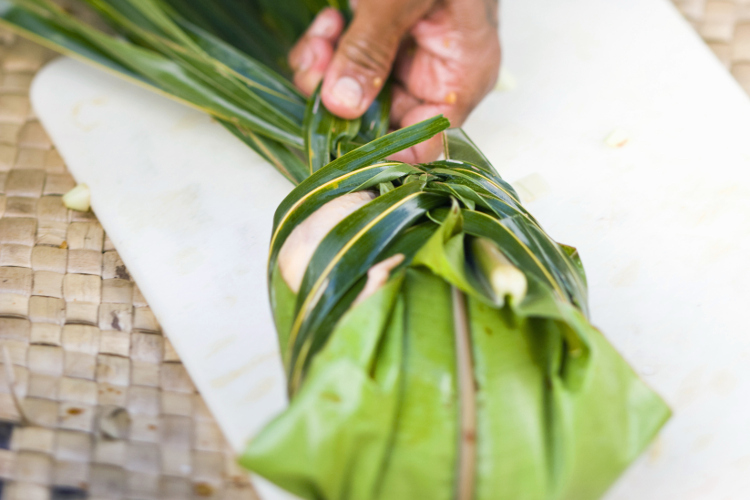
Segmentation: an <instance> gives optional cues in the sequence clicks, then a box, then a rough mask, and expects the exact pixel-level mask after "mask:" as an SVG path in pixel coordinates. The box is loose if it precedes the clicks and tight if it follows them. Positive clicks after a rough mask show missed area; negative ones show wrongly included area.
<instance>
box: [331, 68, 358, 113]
mask: <svg viewBox="0 0 750 500" xmlns="http://www.w3.org/2000/svg"><path fill="white" fill-rule="evenodd" d="M331 94H332V96H333V98H334V99H335V100H336V102H338V103H339V104H341V105H342V106H344V107H346V108H349V109H353V110H356V109H359V106H360V104H361V103H362V86H361V85H360V84H359V82H358V81H357V80H355V79H354V78H352V77H350V76H343V77H341V78H339V81H337V82H336V84H335V85H334V86H333V89H332V91H331Z"/></svg>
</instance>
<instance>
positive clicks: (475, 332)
mask: <svg viewBox="0 0 750 500" xmlns="http://www.w3.org/2000/svg"><path fill="white" fill-rule="evenodd" d="M430 130H431V129H430ZM413 132H414V131H413V130H409V129H405V130H402V131H399V132H397V133H395V135H393V134H392V135H391V136H385V137H383V138H382V141H383V143H384V144H389V143H391V142H392V141H395V140H397V139H399V135H400V134H403V135H405V134H410V133H413ZM430 135H431V134H428V133H426V132H425V133H424V135H423V136H422V135H420V137H423V139H426V138H428V137H429V136H430ZM446 142H447V156H448V158H447V159H446V160H443V161H440V162H435V163H432V164H425V165H406V164H401V163H397V162H387V161H381V159H380V158H373V159H372V161H374V162H375V163H374V164H370V165H367V166H365V163H363V162H361V161H360V160H359V158H361V153H357V151H356V150H355V151H353V152H352V153H354V154H352V156H351V157H347V156H346V155H344V156H342V157H340V158H338V159H337V160H336V161H335V162H334V163H332V164H329V165H326V166H324V167H322V168H320V169H319V170H318V171H317V172H316V174H315V175H314V177H315V179H313V178H312V177H311V178H310V179H308V180H306V181H305V182H303V183H302V184H301V185H300V186H298V187H297V188H296V189H295V191H294V192H293V193H292V194H291V195H290V196H289V198H288V199H287V200H285V201H284V203H282V205H281V206H280V207H279V210H278V212H277V214H276V223H275V226H274V233H273V235H274V236H273V240H272V241H273V243H272V248H271V260H270V266H269V272H270V275H271V280H270V283H271V290H270V291H271V298H272V299H271V301H272V306H273V309H274V312H275V315H276V321H277V328H278V332H279V339H280V342H281V348H282V351H283V352H284V361H285V364H286V367H287V370H288V374H289V384H290V385H289V387H290V394H291V396H292V399H291V403H290V406H289V408H288V409H287V410H286V411H285V412H284V413H283V414H281V415H280V416H279V417H277V418H276V419H275V420H274V421H272V422H271V423H270V424H269V425H268V427H266V429H264V431H263V432H261V433H260V434H259V435H258V436H257V437H255V438H254V439H253V441H252V442H251V443H250V445H249V447H248V448H247V450H246V452H245V454H244V455H243V457H242V458H241V463H242V464H244V465H245V466H247V467H248V468H250V469H251V470H253V471H255V472H257V473H259V474H261V475H263V476H264V477H266V478H268V479H270V480H271V481H273V482H275V483H277V484H279V485H281V486H282V487H284V488H286V489H288V490H290V491H292V492H293V493H295V494H297V495H299V496H301V497H303V498H310V499H317V498H325V499H358V500H359V499H377V498H382V499H412V498H430V499H433V498H434V499H445V500H448V499H453V498H458V495H459V493H458V487H459V486H458V485H459V481H460V479H461V478H460V477H459V475H460V470H461V469H460V467H459V465H460V464H459V461H460V453H459V452H460V450H461V439H462V437H465V436H462V429H465V425H463V426H462V415H464V413H463V412H462V408H461V407H460V401H461V397H460V396H461V394H460V389H459V379H460V370H461V368H460V366H459V363H458V362H457V352H456V342H455V339H456V326H455V317H454V313H453V311H454V306H455V304H454V298H453V297H454V295H453V294H452V293H451V289H452V288H454V289H458V290H460V291H461V292H462V293H464V294H465V296H466V313H467V316H468V335H469V339H470V345H471V358H472V360H473V363H472V366H471V376H472V377H473V380H474V382H475V396H476V397H475V400H476V417H475V422H474V426H473V432H474V435H473V436H470V437H471V439H474V440H475V447H473V448H470V449H471V450H473V460H474V461H475V467H474V469H473V470H474V472H473V477H472V480H473V493H472V494H471V495H472V498H475V499H481V500H484V499H488V500H489V499H514V500H515V499H530V500H531V499H540V500H542V499H544V500H546V499H569V500H586V499H594V498H598V497H599V496H601V494H602V493H603V492H604V491H605V490H606V489H607V487H608V486H609V485H610V484H611V483H612V482H613V481H614V479H615V478H616V477H617V476H618V475H619V474H620V473H621V472H622V471H623V470H624V468H625V467H626V466H627V465H628V464H629V463H630V462H632V461H633V460H634V459H635V458H636V457H637V456H638V455H639V454H640V453H641V451H642V450H643V448H644V447H645V446H646V445H647V444H648V443H649V442H650V441H651V439H652V438H653V436H654V435H655V433H656V432H657V431H658V429H659V428H660V427H661V425H662V424H663V423H664V422H665V421H666V419H667V418H668V416H669V410H668V408H667V407H666V406H665V405H664V403H663V401H662V400H661V399H660V398H659V397H658V396H657V395H656V394H655V393H654V392H653V391H651V390H650V389H649V388H648V387H647V386H646V385H645V384H644V383H643V382H642V381H641V380H640V379H638V377H637V376H636V375H635V374H634V373H633V371H632V369H631V368H630V367H629V366H628V365H627V363H626V362H625V361H624V360H623V359H622V358H621V357H620V356H619V355H618V354H617V352H616V351H615V350H614V349H613V348H612V347H611V346H610V345H609V343H607V342H606V340H605V339H604V337H603V336H602V335H601V333H600V332H599V331H598V330H596V329H595V328H594V327H592V326H591V325H590V324H589V322H588V320H587V318H586V312H585V311H586V307H587V305H586V281H585V275H584V273H583V268H582V266H581V265H580V260H579V259H577V253H576V252H575V250H574V249H572V248H571V247H565V246H562V245H559V244H557V243H555V242H554V241H552V240H551V239H550V238H549V237H548V236H547V235H546V233H544V231H543V230H542V229H541V228H540V226H539V224H538V223H537V221H536V220H534V219H533V218H532V217H531V216H530V215H529V214H528V213H527V212H526V211H525V210H524V209H523V207H522V206H521V205H520V203H519V201H518V197H517V195H516V193H515V192H514V191H513V189H512V188H511V187H510V186H509V185H508V184H507V183H505V182H504V181H503V180H502V179H501V178H500V177H499V175H498V174H497V173H496V172H495V171H494V169H493V168H492V167H491V165H490V164H489V163H488V162H487V161H486V159H483V157H482V156H481V153H479V151H478V150H476V149H475V147H474V146H473V145H472V144H471V143H470V142H469V141H468V139H467V138H466V137H465V136H464V135H463V133H462V132H461V131H449V132H447V134H446ZM391 153H392V151H391V150H388V154H391ZM467 158H472V159H474V160H475V161H481V164H479V165H477V164H475V163H472V162H470V161H468V160H467ZM350 159H351V160H350ZM349 161H351V162H352V163H351V167H349V165H350V164H349ZM411 179H420V180H419V181H418V182H409V181H410V180H411ZM383 181H387V182H390V183H392V185H393V186H394V187H393V189H392V190H389V191H388V192H386V193H385V194H383V195H381V196H378V197H376V198H375V199H374V200H372V201H371V202H369V203H367V204H366V205H364V206H362V207H361V208H359V209H358V210H356V211H355V212H353V213H352V214H350V215H349V216H348V217H346V218H345V219H343V220H342V221H341V222H340V223H339V224H338V225H336V226H335V227H334V229H332V230H331V231H330V232H329V233H328V234H327V235H326V237H325V238H324V239H323V241H322V242H321V243H320V245H318V247H317V249H316V250H315V253H314V254H313V257H312V260H311V261H310V264H309V266H308V268H307V271H306V274H305V277H304V280H303V284H302V286H301V288H300V290H299V293H298V294H295V293H294V292H292V291H291V290H290V289H289V287H288V286H287V285H286V283H285V282H284V280H283V279H281V278H280V273H279V262H278V260H277V259H276V256H277V255H278V249H280V248H281V247H282V246H283V244H284V241H285V238H286V237H287V236H288V235H289V234H290V233H291V232H292V231H293V230H294V228H295V227H297V226H298V225H300V224H302V223H303V222H304V220H305V218H306V217H305V216H303V215H301V214H306V215H307V216H309V215H310V214H312V213H314V212H315V210H317V209H318V208H320V207H321V206H323V205H324V204H325V203H328V202H330V201H331V200H333V199H335V198H336V197H337V196H342V195H344V194H346V193H349V192H352V191H356V190H363V189H372V188H374V187H375V186H377V185H379V184H380V183H381V182H383ZM416 200H421V201H420V202H419V203H417V202H416ZM409 202H412V203H411V204H409ZM308 204H309V205H308ZM407 205H408V210H404V211H403V213H402V212H399V214H400V215H399V217H398V218H397V219H396V221H390V222H388V223H386V221H387V220H388V217H389V215H390V214H393V213H396V211H399V210H402V209H403V207H405V206H407ZM405 221H408V223H405ZM488 252H489V254H488ZM493 252H496V253H497V254H500V257H498V256H497V254H495V253H493ZM396 253H402V254H403V255H404V256H405V258H404V260H403V262H402V263H401V264H400V265H399V266H398V267H397V268H396V269H395V270H393V271H392V273H391V278H390V279H389V280H388V282H387V284H386V285H385V286H383V287H382V288H380V289H379V290H378V291H377V292H376V293H375V294H373V295H372V296H370V297H369V298H367V299H366V300H364V301H362V302H361V303H358V304H356V305H352V303H353V302H354V299H355V297H356V296H357V295H358V294H359V293H360V291H361V290H362V288H363V286H364V283H365V281H366V280H367V276H366V273H367V270H368V269H369V268H370V267H371V266H372V264H373V263H375V262H380V261H383V260H384V259H386V258H388V257H390V256H392V255H394V254H396ZM488 255H489V256H488ZM493 255H494V257H493ZM493 259H494V260H493ZM498 259H500V260H499V261H498ZM503 266H504V267H503ZM497 269H499V270H500V271H502V272H500V274H499V276H500V279H506V280H507V279H510V278H508V277H509V276H510V277H512V276H515V278H513V279H515V280H516V283H518V279H519V275H520V279H522V280H523V287H521V288H519V287H518V286H515V288H512V287H511V288H503V287H502V286H500V287H499V288H498V287H493V284H492V283H491V280H492V276H494V274H493V270H497ZM513 273H516V274H515V275H514V274H513ZM501 285H502V283H501ZM497 290H501V292H500V293H506V295H505V296H500V297H499V296H498V295H497V293H496V291H497ZM509 290H510V291H509ZM512 290H520V291H516V292H513V291H512Z"/></svg>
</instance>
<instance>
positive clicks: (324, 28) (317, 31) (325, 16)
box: [307, 11, 336, 38]
mask: <svg viewBox="0 0 750 500" xmlns="http://www.w3.org/2000/svg"><path fill="white" fill-rule="evenodd" d="M335 30H336V20H335V19H333V18H332V16H331V15H330V13H328V12H327V11H323V12H321V13H320V14H318V17H316V18H315V21H313V23H312V25H310V29H309V30H308V31H307V33H308V34H309V35H310V36H320V37H323V38H328V37H329V36H331V35H332V34H333V32H334V31H335Z"/></svg>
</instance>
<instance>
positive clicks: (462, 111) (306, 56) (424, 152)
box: [289, 0, 500, 163]
mask: <svg viewBox="0 0 750 500" xmlns="http://www.w3.org/2000/svg"><path fill="white" fill-rule="evenodd" d="M351 4H352V8H353V9H354V19H353V20H352V22H351V24H350V26H349V28H348V29H347V30H346V32H344V18H343V16H342V15H341V13H340V12H338V11H336V10H334V9H332V8H326V9H324V10H322V11H321V12H320V13H319V14H318V16H317V17H316V18H315V21H314V22H313V23H312V24H311V25H310V27H309V28H308V30H307V32H306V33H305V34H304V36H303V37H302V38H300V40H299V41H297V43H296V45H295V46H294V48H293V49H292V51H291V52H290V54H289V64H290V66H291V67H292V69H293V70H294V83H295V85H297V87H299V89H300V90H301V91H302V92H304V93H306V94H308V95H309V94H311V93H312V92H313V91H314V90H315V88H316V87H317V86H318V84H319V83H320V81H321V80H323V87H322V90H321V93H322V99H323V104H325V106H326V108H328V110H329V111H331V112H332V113H334V114H336V115H338V116H340V117H342V118H348V119H353V118H357V117H359V116H361V115H362V114H363V113H364V112H365V111H366V110H367V108H368V107H369V106H370V104H371V103H372V101H373V100H374V99H375V97H377V95H378V93H379V92H380V89H381V88H382V87H383V84H384V83H385V81H386V79H387V78H388V75H389V74H390V73H391V70H393V76H394V79H395V82H394V86H393V103H392V107H391V126H392V127H395V128H399V127H406V126H409V125H412V124H414V123H417V122H420V121H422V120H426V119H427V118H430V117H432V116H435V115H438V114H442V115H444V116H445V117H446V118H448V119H449V120H450V122H451V126H453V127H460V126H461V125H462V124H463V122H464V120H466V118H467V117H468V115H469V113H470V112H471V111H472V110H473V109H474V107H475V106H476V105H477V104H478V103H479V102H480V101H481V100H482V98H483V97H484V96H485V95H487V93H488V92H489V91H490V90H491V89H492V87H493V85H494V84H495V81H496V80H497V75H498V70H499V68H500V40H499V37H498V34H497V17H498V6H497V0H359V1H357V2H354V0H352V2H351ZM440 151H441V140H440V137H433V138H432V139H430V140H429V141H426V142H424V143H421V144H417V145H416V146H414V147H412V148H409V149H408V150H406V151H402V152H400V153H398V154H397V155H394V157H392V159H397V160H401V161H405V162H409V163H419V162H426V161H431V160H434V159H436V158H437V157H438V156H439V154H440Z"/></svg>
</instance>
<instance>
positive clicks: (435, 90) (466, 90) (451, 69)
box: [406, 37, 500, 127]
mask: <svg viewBox="0 0 750 500" xmlns="http://www.w3.org/2000/svg"><path fill="white" fill-rule="evenodd" d="M499 69H500V45H499V41H498V40H497V38H496V37H494V38H489V39H488V40H486V42H485V43H484V44H483V46H482V47H479V48H472V49H467V50H466V51H465V53H464V55H463V57H459V58H457V59H446V58H443V57H438V56H436V55H435V54H434V53H432V52H430V51H428V50H426V49H423V48H421V47H420V48H418V49H417V50H416V52H415V54H414V58H413V60H412V62H411V68H410V72H409V75H408V76H407V78H406V90H407V91H408V92H409V93H410V94H412V95H414V96H415V97H416V98H417V99H421V100H423V101H425V102H432V103H435V104H444V105H446V107H445V108H443V109H444V113H445V116H446V118H448V119H449V120H451V125H452V126H454V127H460V126H461V125H462V124H463V123H464V121H465V120H466V118H467V117H468V115H469V113H470V112H471V111H472V110H473V109H474V107H476V105H477V104H479V102H480V101H481V100H482V99H483V98H484V96H486V95H487V94H488V93H489V92H490V91H491V90H492V87H493V86H494V84H495V81H496V80H497V75H498V72H499Z"/></svg>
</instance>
